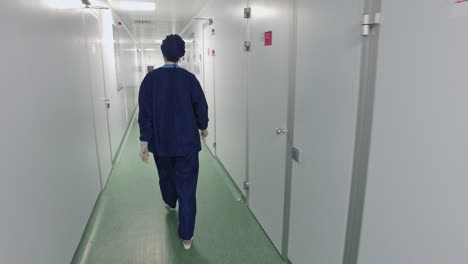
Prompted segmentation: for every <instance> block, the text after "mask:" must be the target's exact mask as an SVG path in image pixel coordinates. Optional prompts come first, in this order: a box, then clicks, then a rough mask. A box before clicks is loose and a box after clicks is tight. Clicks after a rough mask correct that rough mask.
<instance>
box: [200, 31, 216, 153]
mask: <svg viewBox="0 0 468 264" xmlns="http://www.w3.org/2000/svg"><path fill="white" fill-rule="evenodd" d="M213 25H215V24H214V22H213V23H212V24H210V23H209V22H206V23H203V24H202V25H201V26H202V30H201V32H202V41H203V45H202V49H203V50H202V52H203V90H204V91H205V90H206V83H207V79H206V72H207V71H206V68H207V67H206V64H205V63H206V60H207V59H208V57H211V59H212V61H213V67H212V68H213V106H212V111H213V119H214V120H210V121H211V122H212V123H213V124H214V125H213V135H212V136H213V142H214V143H215V144H217V142H216V77H215V74H216V55H213V53H211V56H208V55H207V54H206V52H205V51H206V48H207V46H206V42H207V41H206V39H205V30H208V29H209V28H210V27H213ZM214 36H216V35H214ZM213 39H214V37H213ZM210 49H211V48H210ZM215 50H216V49H215ZM212 51H213V49H211V52H212ZM215 54H216V52H215ZM205 143H206V142H205ZM207 147H208V149H209V150H210V152H211V153H212V154H213V156H215V157H217V155H216V152H217V151H216V148H217V147H216V145H215V146H212V147H213V150H214V151H211V148H210V147H209V146H208V145H207Z"/></svg>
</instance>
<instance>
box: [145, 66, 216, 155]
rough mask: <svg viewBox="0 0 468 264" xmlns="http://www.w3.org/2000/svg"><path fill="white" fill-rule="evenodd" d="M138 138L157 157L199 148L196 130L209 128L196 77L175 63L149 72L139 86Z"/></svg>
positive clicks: (204, 101)
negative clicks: (146, 144) (146, 143)
mask: <svg viewBox="0 0 468 264" xmlns="http://www.w3.org/2000/svg"><path fill="white" fill-rule="evenodd" d="M139 105H140V112H139V117H138V123H139V125H140V140H141V141H142V142H148V149H149V151H150V152H152V153H154V154H155V155H156V156H171V157H176V156H185V155H187V154H189V153H190V152H193V151H200V150H201V143H200V135H199V132H198V131H199V130H205V129H207V127H208V105H207V103H206V99H205V95H204V93H203V90H202V88H201V86H200V83H199V82H198V80H197V78H196V77H195V76H194V75H193V74H192V73H190V72H188V71H187V70H185V69H182V68H180V67H178V66H177V65H175V64H174V65H168V64H166V65H165V66H164V67H161V68H158V69H156V70H154V71H152V72H150V73H148V74H147V75H146V77H145V79H144V80H143V82H142V84H141V87H140V94H139Z"/></svg>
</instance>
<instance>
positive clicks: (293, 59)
mask: <svg viewBox="0 0 468 264" xmlns="http://www.w3.org/2000/svg"><path fill="white" fill-rule="evenodd" d="M289 5H290V8H289V9H290V10H289V39H290V44H289V60H288V64H289V89H288V117H287V118H288V120H287V130H288V133H287V141H286V156H285V157H286V170H285V184H284V210H283V243H282V248H281V255H282V256H283V258H284V259H285V260H287V259H288V249H289V229H290V216H291V196H292V194H291V192H292V164H293V159H292V151H293V148H294V112H295V104H296V65H297V64H296V63H297V3H296V0H289Z"/></svg>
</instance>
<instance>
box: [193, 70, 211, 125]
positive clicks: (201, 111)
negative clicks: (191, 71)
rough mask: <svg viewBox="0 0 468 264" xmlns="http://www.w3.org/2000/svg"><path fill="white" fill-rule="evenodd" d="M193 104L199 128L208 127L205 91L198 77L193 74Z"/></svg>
mask: <svg viewBox="0 0 468 264" xmlns="http://www.w3.org/2000/svg"><path fill="white" fill-rule="evenodd" d="M192 83H193V87H192V88H193V89H192V104H193V110H194V112H195V117H196V119H197V125H198V129H200V130H205V129H207V128H208V121H209V119H208V104H207V103H206V98H205V93H204V92H203V90H202V88H201V85H200V83H199V82H198V80H197V78H196V77H195V76H193V81H192Z"/></svg>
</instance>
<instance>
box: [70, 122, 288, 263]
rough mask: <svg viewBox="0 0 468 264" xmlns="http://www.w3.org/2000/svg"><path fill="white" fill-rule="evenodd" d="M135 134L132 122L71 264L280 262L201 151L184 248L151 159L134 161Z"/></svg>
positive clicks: (174, 214)
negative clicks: (190, 235)
mask: <svg viewBox="0 0 468 264" xmlns="http://www.w3.org/2000/svg"><path fill="white" fill-rule="evenodd" d="M138 135H139V131H138V125H137V123H136V122H134V123H133V126H132V127H131V131H130V133H129V138H128V141H127V142H126V143H125V145H124V147H123V150H122V152H121V156H120V158H119V162H118V163H117V164H116V165H115V168H114V170H113V172H112V174H111V176H110V178H109V182H108V183H107V186H106V188H105V189H104V191H103V193H102V194H101V196H100V198H99V200H98V201H97V204H96V207H95V210H94V213H93V216H92V218H91V219H92V223H91V224H90V225H89V226H88V227H87V230H86V232H85V236H84V237H83V241H82V243H83V244H82V245H81V247H80V248H79V250H78V252H77V254H76V256H75V258H74V260H73V262H72V263H73V264H75V263H87V264H119V263H122V264H158V263H164V264H182V263H183V264H240V263H242V264H279V263H284V262H283V261H282V258H281V256H280V255H279V253H278V252H277V251H276V249H275V248H274V246H273V244H272V243H271V242H270V240H269V239H268V237H267V236H266V235H265V233H264V232H263V230H262V228H261V227H260V225H259V224H258V223H257V221H256V219H255V217H254V216H253V215H252V213H251V212H250V211H249V209H248V208H247V207H246V205H245V203H244V202H243V201H242V198H241V197H242V196H241V194H240V192H239V190H238V189H237V187H236V186H235V185H234V184H233V183H232V181H231V180H230V179H229V176H228V175H227V174H226V172H225V171H224V169H223V167H222V165H221V164H220V163H219V162H217V161H216V160H215V159H214V157H213V156H212V155H211V153H210V151H209V150H207V149H206V147H205V148H204V150H203V151H202V152H201V153H200V177H199V182H198V191H197V202H198V215H197V228H196V230H195V239H194V244H193V248H192V249H191V250H190V251H187V250H184V248H183V247H182V244H181V243H180V239H179V238H178V237H177V231H176V230H177V212H172V211H169V210H167V209H166V208H165V206H164V202H162V200H161V194H160V191H159V186H158V184H157V180H158V176H157V170H156V167H155V164H154V161H151V162H150V164H144V163H143V162H142V161H141V160H140V157H139V156H138V151H139V142H138Z"/></svg>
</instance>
